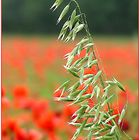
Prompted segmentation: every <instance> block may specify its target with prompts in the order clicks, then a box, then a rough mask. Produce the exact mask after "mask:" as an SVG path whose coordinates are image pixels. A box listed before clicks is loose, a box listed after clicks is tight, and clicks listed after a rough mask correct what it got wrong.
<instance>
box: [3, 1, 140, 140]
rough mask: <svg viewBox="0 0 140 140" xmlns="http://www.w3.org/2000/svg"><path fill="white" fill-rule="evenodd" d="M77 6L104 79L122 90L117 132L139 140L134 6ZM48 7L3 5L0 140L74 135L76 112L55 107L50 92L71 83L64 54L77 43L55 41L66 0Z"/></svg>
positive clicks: (98, 3) (116, 3)
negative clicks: (54, 7) (123, 114)
mask: <svg viewBox="0 0 140 140" xmlns="http://www.w3.org/2000/svg"><path fill="white" fill-rule="evenodd" d="M77 1H78V2H79V3H80V6H81V9H82V11H83V12H84V13H86V15H87V21H88V24H89V29H90V31H91V33H92V34H93V36H94V41H95V44H96V47H97V49H98V55H99V56H100V58H101V60H102V68H103V70H104V72H105V74H106V75H107V77H108V78H112V77H116V78H117V79H118V80H119V81H120V82H121V83H123V85H124V86H125V87H126V89H127V95H128V101H129V105H128V111H127V114H126V117H125V119H124V122H123V124H122V126H121V128H122V129H123V131H125V132H126V133H127V134H128V135H129V136H131V137H132V138H133V139H134V140H138V139H139V138H138V38H137V31H138V1H137V0H107V1H104V0H89V1H86V0H77ZM53 2H54V1H53V0H50V1H48V0H39V1H38V0H34V1H33V0H20V1H19V0H3V1H2V111H3V112H2V139H3V140H11V139H13V138H16V139H17V140H21V139H22V140H27V139H30V140H63V139H64V140H69V139H70V138H71V136H72V134H73V133H74V131H75V128H74V127H72V126H69V125H68V124H67V122H68V121H69V120H70V118H71V115H72V114H73V113H74V111H75V110H76V107H70V106H69V107H68V106H67V104H62V103H56V102H54V101H53V97H54V96H58V95H59V94H60V92H58V93H56V94H53V93H54V91H55V89H56V88H57V87H59V86H60V85H61V83H62V82H64V81H66V79H69V78H70V75H69V74H68V73H67V72H66V71H65V70H64V68H63V65H64V64H65V60H64V55H65V54H66V53H67V52H69V51H70V50H71V49H72V48H73V47H74V44H75V43H76V42H77V41H78V40H79V38H77V40H76V41H75V42H73V43H69V44H64V43H62V42H60V41H58V40H57V36H58V33H59V30H60V29H61V26H62V24H60V25H57V26H56V21H57V18H58V17H59V14H60V13H61V11H62V9H63V8H64V5H66V3H67V2H68V0H66V1H65V2H64V3H63V4H62V6H61V7H60V8H58V10H56V12H53V13H52V12H51V11H50V7H51V5H52V4H53ZM118 95H119V98H120V100H121V103H122V102H125V100H126V99H125V97H124V96H123V95H122V93H118ZM121 103H120V106H121V105H122V104H121ZM60 128H61V129H60ZM123 135H124V134H123ZM79 140H83V138H82V136H81V138H79ZM122 140H128V137H127V136H125V135H124V137H123V138H122Z"/></svg>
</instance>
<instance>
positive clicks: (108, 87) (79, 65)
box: [51, 0, 127, 140]
mask: <svg viewBox="0 0 140 140" xmlns="http://www.w3.org/2000/svg"><path fill="white" fill-rule="evenodd" d="M62 2H63V0H56V1H55V2H54V4H53V6H52V7H51V9H53V11H54V10H56V9H57V8H58V7H59V6H60V5H61V3H62ZM72 3H73V4H75V7H74V9H73V11H72V12H71V13H70V11H71V10H72V9H71V4H72ZM72 7H73V6H72ZM70 9H71V10H70ZM68 14H69V17H68V19H67V20H66V21H65V23H64V25H63V27H62V29H61V31H60V34H59V37H58V39H61V40H63V41H65V42H69V41H74V40H75V38H76V36H77V34H78V33H79V32H81V31H82V33H83V32H84V33H85V36H84V37H83V38H82V39H81V40H80V41H79V42H78V43H77V44H76V45H75V48H73V50H72V51H71V52H70V53H68V54H66V55H65V58H66V59H67V63H66V65H65V66H64V68H65V69H66V70H67V71H68V72H69V73H70V74H71V75H72V76H74V77H75V79H76V80H77V82H76V83H74V84H71V81H66V82H64V83H63V84H62V85H61V86H60V87H59V88H58V89H57V90H60V89H61V90H62V93H61V95H60V97H58V98H56V100H58V101H67V102H70V105H73V104H77V105H78V106H79V109H78V110H77V111H76V112H75V113H74V114H73V115H74V116H76V117H75V118H74V119H73V120H71V122H70V123H69V124H70V125H73V126H75V127H77V130H76V132H75V134H74V135H73V137H72V138H71V139H72V140H76V139H77V138H78V137H79V135H80V134H82V135H83V137H84V138H85V139H88V140H92V138H94V139H96V140H121V130H120V128H119V124H120V122H121V121H122V119H123V117H124V115H125V112H126V107H127V104H126V105H125V107H124V108H123V110H122V112H121V113H119V112H118V114H113V110H112V109H111V107H110V103H111V102H112V100H113V99H114V98H115V96H117V95H116V93H115V91H116V90H115V89H116V87H118V88H119V89H120V90H122V91H125V89H124V87H123V85H122V84H121V83H120V82H118V81H117V80H116V79H115V78H113V80H110V81H106V80H104V77H103V74H104V73H103V71H102V70H101V69H100V67H99V60H98V59H99V58H97V57H96V55H95V50H94V41H93V38H92V36H91V34H90V32H89V28H88V24H87V21H86V16H85V14H84V13H82V12H81V9H80V6H79V4H78V2H77V1H76V0H70V1H69V3H68V4H67V5H66V6H65V8H64V9H63V10H62V12H61V14H60V16H59V18H58V21H57V23H59V22H60V21H61V20H63V17H64V16H65V15H68ZM82 50H86V53H85V56H84V57H82V58H80V57H78V59H77V60H76V59H75V57H76V56H79V55H80V54H81V51H82ZM93 66H94V67H96V70H97V73H94V74H91V73H89V74H87V73H85V72H84V71H85V69H87V68H91V67H93ZM81 85H84V88H83V89H80V90H79V87H80V86H81ZM91 86H92V87H93V88H92V91H91V93H86V91H87V90H88V88H89V87H91ZM113 89H114V90H113ZM112 91H113V92H112ZM64 93H66V94H67V96H65V97H64V96H62V95H63V94H64ZM85 93H86V94H85ZM66 94H65V95H66ZM89 100H92V101H94V102H95V103H94V106H90V105H89V104H88V101H89ZM116 120H118V121H116ZM85 132H86V133H85ZM84 134H86V135H84Z"/></svg>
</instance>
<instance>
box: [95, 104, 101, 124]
mask: <svg viewBox="0 0 140 140" xmlns="http://www.w3.org/2000/svg"><path fill="white" fill-rule="evenodd" d="M99 112H100V106H98V107H97V109H96V114H95V118H94V121H96V120H97V118H98V116H99Z"/></svg>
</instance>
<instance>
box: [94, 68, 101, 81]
mask: <svg viewBox="0 0 140 140" xmlns="http://www.w3.org/2000/svg"><path fill="white" fill-rule="evenodd" d="M101 74H102V71H101V70H100V71H98V73H97V74H96V75H95V76H94V79H93V83H95V82H96V81H97V80H98V78H99V77H100V76H101Z"/></svg>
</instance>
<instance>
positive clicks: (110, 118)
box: [105, 115, 118, 123]
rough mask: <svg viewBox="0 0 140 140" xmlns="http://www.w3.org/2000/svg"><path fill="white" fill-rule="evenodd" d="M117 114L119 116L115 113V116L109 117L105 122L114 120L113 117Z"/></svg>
mask: <svg viewBox="0 0 140 140" xmlns="http://www.w3.org/2000/svg"><path fill="white" fill-rule="evenodd" d="M117 116H118V115H113V116H111V117H109V118H108V119H107V120H106V121H105V123H108V122H109V121H111V120H113V119H114V118H116V117H117Z"/></svg>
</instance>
